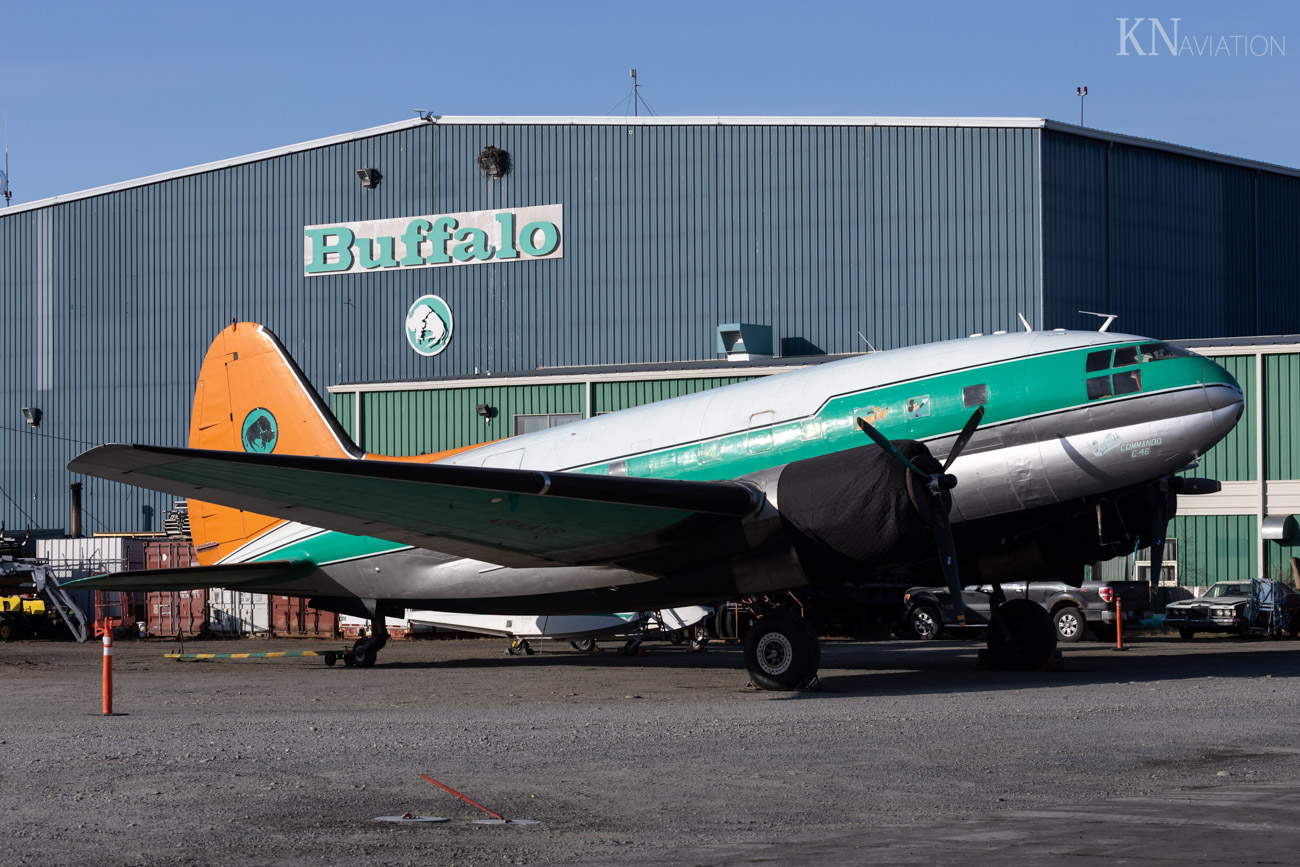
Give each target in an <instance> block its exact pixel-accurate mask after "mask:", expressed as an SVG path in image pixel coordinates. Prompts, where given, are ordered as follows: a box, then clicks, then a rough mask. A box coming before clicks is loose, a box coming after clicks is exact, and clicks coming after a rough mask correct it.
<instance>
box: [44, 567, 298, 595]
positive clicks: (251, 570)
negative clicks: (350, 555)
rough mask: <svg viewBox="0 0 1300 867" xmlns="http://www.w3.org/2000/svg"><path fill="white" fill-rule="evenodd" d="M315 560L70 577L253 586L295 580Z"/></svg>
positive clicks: (105, 586)
mask: <svg viewBox="0 0 1300 867" xmlns="http://www.w3.org/2000/svg"><path fill="white" fill-rule="evenodd" d="M315 568H316V567H315V566H314V565H313V564H311V563H298V562H295V561H292V560H264V561H261V562H258V563H234V564H230V565H226V566H187V567H184V568H181V569H137V570H135V571H133V572H109V573H106V574H104V575H91V576H90V577H88V578H77V579H75V580H72V581H67V582H65V583H64V584H63V586H64V587H66V588H69V589H72V590H127V591H133V592H134V591H141V592H152V591H156V590H161V591H172V590H203V589H206V588H208V587H230V588H238V589H240V590H251V589H254V588H259V587H264V586H267V585H274V584H282V583H284V582H286V581H293V580H294V579H296V578H301V577H302V576H303V575H306V574H307V573H309V572H311V571H312V570H313V569H315Z"/></svg>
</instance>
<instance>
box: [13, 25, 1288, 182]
mask: <svg viewBox="0 0 1300 867" xmlns="http://www.w3.org/2000/svg"><path fill="white" fill-rule="evenodd" d="M16 7H17V8H16ZM1136 17H1145V18H1148V19H1150V18H1152V17H1155V18H1158V19H1160V22H1161V25H1162V26H1163V28H1164V30H1165V34H1166V35H1167V36H1168V37H1169V38H1170V39H1172V40H1175V41H1176V44H1178V45H1179V46H1180V47H1183V46H1187V50H1185V51H1183V52H1182V53H1180V54H1178V55H1171V54H1170V52H1169V51H1168V48H1167V46H1166V45H1165V43H1164V41H1163V40H1162V39H1161V37H1160V34H1158V33H1156V34H1153V33H1152V31H1151V28H1150V26H1149V23H1147V22H1144V23H1143V24H1142V25H1139V26H1138V28H1137V29H1136V30H1135V31H1134V32H1133V39H1131V40H1129V41H1128V42H1127V43H1126V50H1127V52H1128V53H1127V55H1125V56H1121V55H1119V54H1118V52H1119V50H1120V46H1121V38H1120V32H1121V30H1120V24H1119V22H1118V21H1117V19H1119V18H1129V19H1130V22H1129V27H1130V28H1131V27H1132V25H1133V19H1135V18H1136ZM1174 18H1178V19H1179V21H1178V22H1176V23H1175V22H1174V21H1173V19H1174ZM0 27H3V28H4V36H3V42H2V43H0V44H2V45H3V48H0V109H2V110H3V111H5V112H6V113H7V115H8V128H9V132H8V134H9V149H10V175H11V188H12V189H13V191H14V202H15V203H19V202H27V201H34V200H37V199H42V198H46V197H49V196H54V195H59V194H62V193H69V192H76V191H78V190H84V189H88V188H91V187H95V186H99V185H103V184H110V183H114V182H117V181H123V180H129V179H132V178H138V177H142V176H145V175H149V174H154V173H157V172H162V171H168V170H171V169H178V168H184V167H187V166H193V165H198V164H200V163H204V162H210V161H213V160H219V159H224V158H228V157H233V156H239V155H241V154H246V153H251V152H254V151H259V150H265V149H268V148H273V147H278V146H281V145H286V144H291V143H294V142H301V141H307V140H310V139H314V138H320V137H323V136H328V135H334V134H337V133H344V132H350V131H353V130H359V129H364V128H367V127H371V126H377V125H380V124H384V123H390V122H393V121H397V120H402V119H404V118H409V117H413V116H414V115H413V114H412V112H411V109H414V108H429V109H432V110H434V112H435V113H437V114H454V115H574V114H579V115H603V114H606V113H607V112H610V111H611V109H614V108H615V106H616V105H618V103H619V102H620V101H621V100H623V98H624V97H625V96H627V94H628V91H629V89H630V85H631V82H630V80H629V78H628V68H629V67H632V66H635V67H637V68H638V70H639V73H640V80H641V83H642V85H643V91H642V93H643V95H644V96H645V98H646V99H647V101H648V102H649V104H650V105H651V106H652V107H653V109H654V110H655V112H656V113H658V114H661V115H854V116H856V115H907V116H917V115H922V116H968V117H969V116H1026V117H1048V118H1053V119H1056V120H1063V121H1068V122H1071V123H1075V122H1077V121H1078V117H1079V101H1078V99H1077V98H1076V97H1075V88H1076V87H1077V86H1079V85H1084V84H1086V85H1087V86H1088V88H1089V96H1088V98H1087V103H1086V108H1085V115H1084V122H1085V124H1086V125H1088V126H1094V127H1098V128H1101V129H1106V130H1111V131H1115V132H1121V133H1127V134H1130V135H1138V136H1146V137H1150V138H1156V139H1161V140H1165V141H1172V142H1176V143H1179V144H1184V145H1189V146H1193V147H1200V148H1205V149H1208V150H1212V151H1218V152H1221V153H1228V154H1233V155H1235V156H1242V157H1249V158H1252V159H1258V160H1264V161H1267V162H1274V163H1280V164H1283V165H1289V166H1300V116H1298V115H1297V111H1296V104H1297V84H1298V83H1300V82H1298V81H1297V70H1298V69H1300V4H1294V3H1222V2H1218V3H1204V2H1152V0H1124V2H1098V3H1087V2H1075V3H1045V2H1044V3H944V2H929V3H927V2H912V3H898V2H892V3H879V2H816V0H811V2H799V3H794V2H786V3H773V2H758V0H749V2H743V3H742V2H707V0H696V2H675V0H656V2H651V3H640V4H637V3H625V4H624V3H611V2H600V3H586V2H573V3H566V2H559V0H557V2H550V3H547V2H543V0H535V2H530V3H519V2H514V0H496V2H493V3H455V4H451V3H445V2H424V3H402V2H394V3H382V4H370V3H360V2H356V3H339V2H334V0H319V2H313V3H310V4H298V3H282V2H274V0H269V2H268V0H263V2H259V3H249V2H244V0H226V2H223V3H220V4H205V5H200V4H189V3H178V2H168V3H151V2H130V0H125V2H121V3H118V4H109V3H88V2H77V0H73V2H65V3H61V4H57V5H53V6H52V5H49V4H37V3H33V2H26V3H20V4H10V5H9V6H8V8H7V9H6V11H5V12H4V13H3V14H2V16H0ZM1175 28H1177V29H1176V30H1175ZM1234 36H1245V37H1248V38H1250V37H1261V36H1262V37H1263V38H1264V41H1263V42H1260V41H1258V39H1256V40H1254V41H1253V43H1252V42H1249V41H1246V40H1234V39H1233V37H1234ZM1207 38H1208V40H1209V41H1208V42H1207ZM1153 39H1154V40H1155V42H1156V48H1157V50H1158V52H1159V53H1158V54H1157V55H1156V56H1141V55H1138V54H1136V53H1135V46H1136V47H1140V48H1142V49H1143V50H1144V51H1145V50H1147V49H1149V48H1150V47H1151V44H1152V41H1153ZM1221 40H1226V41H1221ZM1252 45H1253V47H1254V50H1255V53H1252V50H1251V46H1252ZM1216 49H1217V50H1216ZM1283 50H1284V51H1285V54H1283V53H1282V51H1283ZM1256 55H1262V56H1256ZM623 111H624V108H619V109H618V110H617V111H615V112H614V114H622V113H623Z"/></svg>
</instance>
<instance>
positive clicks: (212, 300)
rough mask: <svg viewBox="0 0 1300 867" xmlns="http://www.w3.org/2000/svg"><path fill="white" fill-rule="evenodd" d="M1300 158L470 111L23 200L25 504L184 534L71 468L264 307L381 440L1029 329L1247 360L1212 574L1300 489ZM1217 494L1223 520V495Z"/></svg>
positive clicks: (567, 414) (143, 496) (128, 491)
mask: <svg viewBox="0 0 1300 867" xmlns="http://www.w3.org/2000/svg"><path fill="white" fill-rule="evenodd" d="M1297 237H1300V171H1297V170H1295V169H1291V168H1285V167H1280V166H1275V165H1268V164H1263V163H1258V162H1252V161H1249V160H1243V159H1236V158H1232V157H1227V156H1222V155H1218V154H1212V153H1207V152H1204V151H1198V150H1194V149H1191V148H1185V147H1180V146H1177V145H1173V144H1166V143H1161V142H1154V141H1149V140H1144V139H1136V138H1132V137H1128V136H1123V135H1116V134H1111V133H1105V132H1101V131H1098V130H1093V129H1087V128H1083V127H1078V126H1073V125H1069V124H1064V123H1059V122H1056V121H1050V120H1043V119H1037V118H875V117H850V118H813V117H804V118H765V117H764V118H760V117H730V118H728V117H717V118H712V117H710V118H701V117H677V118H668V117H645V118H636V119H629V118H590V117H536V118H531V117H436V116H429V117H426V118H419V119H415V120H411V121H406V122H401V123H395V124H391V125H388V126H383V127H377V128H374V129H367V130H362V131H360V132H356V133H349V134H345V135H339V136H334V137H331V138H327V139H321V140H318V141H311V142H305V143H302V144H296V145H290V146H287V147H282V148H277V149H274V150H270V151H265V152H262V153H256V154H250V155H248V156H243V157H237V158H233V159H229V160H224V161H221V162H217V163H211V164H207V165H202V166H196V167H193V168H190V169H184V170H180V171H173V172H167V173H164V174H159V175H154V176H151V177H146V178H141V179H139V180H135V181H129V182H125V183H119V184H113V185H111V186H107V187H102V188H98V189H93V190H87V191H84V192H80V193H75V194H70V195H65V196H58V197H55V198H52V199H47V200H43V201H38V202H32V203H29V204H22V205H17V206H14V207H10V208H6V209H3V210H0V244H2V245H3V246H2V248H0V249H3V259H2V260H0V305H2V306H0V310H2V311H3V316H4V321H5V322H6V323H7V324H8V326H9V329H8V331H9V334H10V339H9V340H8V341H6V343H5V345H4V348H3V350H0V352H3V375H2V376H0V395H2V398H0V418H4V419H7V420H6V421H2V422H0V432H2V433H3V437H4V439H3V442H4V445H5V448H4V454H5V456H6V458H5V460H4V461H3V464H2V465H0V493H3V496H2V497H0V520H3V522H4V525H5V526H6V527H7V528H9V529H10V530H11V531H12V530H15V529H19V528H23V527H47V528H48V527H63V526H66V524H67V517H68V485H69V483H71V482H74V481H82V482H84V483H85V494H84V504H85V509H86V513H87V515H88V518H89V521H88V523H89V528H90V529H92V530H104V531H109V530H111V531H146V530H157V529H159V524H160V518H159V516H160V515H161V514H162V513H163V511H165V510H166V509H167V508H169V507H170V503H169V501H168V500H167V499H166V498H163V497H160V496H157V495H154V494H151V493H149V492H145V491H141V490H136V489H132V488H126V487H124V486H121V485H114V484H111V483H107V482H103V481H100V480H97V479H75V478H73V477H72V476H71V475H70V474H69V473H68V472H67V470H66V468H65V465H66V463H67V461H68V460H69V459H70V458H72V457H73V456H74V455H75V454H77V453H78V452H79V451H81V450H82V449H83V448H86V447H88V446H89V445H92V444H95V443H99V442H147V443H154V444H162V445H183V444H184V443H185V439H186V435H187V430H188V419H189V413H190V404H191V401H192V399H193V393H194V381H195V378H196V375H197V372H198V367H199V363H200V361H201V359H202V356H203V353H204V351H205V350H206V348H207V345H208V343H209V342H210V341H211V339H212V337H213V336H214V335H215V334H216V333H217V332H218V331H219V330H220V329H221V328H222V327H224V326H225V325H227V324H229V323H230V322H231V320H232V319H233V320H241V321H243V320H252V321H257V322H261V323H263V324H264V325H266V326H268V327H269V328H271V330H273V331H274V332H275V333H276V334H277V335H278V336H279V337H280V339H281V340H282V341H283V343H284V344H285V346H286V347H287V348H288V349H289V351H290V353H291V354H292V355H293V356H294V358H295V359H296V360H297V362H298V363H299V364H300V365H301V367H302V368H303V370H304V372H305V373H306V375H307V377H308V378H309V379H310V380H311V381H312V382H313V383H314V384H315V385H316V387H317V389H318V390H320V391H321V392H322V393H323V394H325V393H327V394H328V400H329V402H330V404H331V406H332V407H333V409H334V411H335V414H336V415H337V416H338V418H339V419H340V421H341V422H342V424H343V425H344V427H345V428H346V429H347V430H349V431H350V432H351V433H352V435H353V438H354V439H355V440H356V442H357V443H358V445H360V446H361V447H362V448H365V449H367V450H369V451H374V452H386V453H394V454H411V453H421V452H431V451H437V450H440V449H446V448H453V447H456V446H461V445H467V444H471V443H475V442H482V441H486V440H491V439H499V438H501V437H503V436H509V435H512V434H514V433H516V432H523V431H527V430H536V429H539V428H542V427H548V426H552V425H556V424H562V423H565V422H566V421H570V420H572V419H574V418H581V417H583V416H588V415H593V414H596V413H601V412H608V411H614V410H618V409H622V408H625V407H628V406H634V405H638V404H641V403H646V402H649V401H653V400H659V399H662V398H667V397H673V396H676V395H680V394H685V393H688V392H692V391H697V390H701V389H706V388H712V387H716V386H719V385H724V384H727V383H732V382H737V381H740V380H743V379H746V378H750V377H753V376H762V375H767V374H770V373H773V372H777V371H780V370H783V369H789V368H790V367H791V366H798V365H805V364H814V363H819V362H821V361H824V360H826V359H827V358H829V357H834V356H837V355H843V354H848V353H857V352H863V351H866V350H867V348H868V343H869V344H870V345H871V346H873V347H874V348H875V349H877V350H884V349H890V348H894V347H899V346H905V345H910V344H916V343H924V342H928V341H934V340H942V339H948V338H958V337H966V336H968V335H971V334H975V333H988V332H993V331H999V330H1005V329H1015V328H1019V327H1024V326H1023V325H1022V324H1021V317H1023V319H1024V322H1025V323H1027V324H1028V325H1029V326H1030V327H1033V328H1035V329H1038V328H1056V327H1065V328H1096V327H1098V325H1099V324H1100V323H1101V321H1102V320H1100V319H1098V318H1096V317H1093V316H1090V315H1086V314H1083V313H1080V312H1079V311H1094V312H1098V313H1105V314H1114V315H1116V316H1117V317H1118V319H1117V322H1116V324H1115V326H1114V329H1113V330H1116V331H1122V332H1128V333H1135V334H1143V335H1148V336H1152V337H1158V338H1164V339H1181V340H1182V341H1184V345H1187V346H1190V347H1192V348H1194V349H1197V350H1198V351H1202V352H1205V353H1207V354H1210V355H1212V356H1213V357H1215V358H1216V359H1217V360H1219V361H1221V362H1222V363H1224V364H1225V365H1227V366H1228V367H1229V369H1230V370H1232V371H1233V372H1234V375H1236V376H1237V378H1238V380H1239V381H1240V382H1241V383H1242V384H1243V386H1244V387H1245V388H1246V390H1247V400H1248V409H1247V413H1246V416H1245V418H1243V421H1242V423H1241V424H1240V425H1239V426H1238V428H1237V430H1236V431H1235V432H1234V433H1233V434H1232V435H1231V436H1230V437H1229V438H1228V440H1226V441H1225V442H1224V443H1222V444H1221V445H1220V446H1219V447H1218V448H1216V450H1215V451H1214V453H1212V454H1211V455H1209V456H1207V459H1206V462H1205V473H1206V474H1209V475H1213V476H1215V477H1217V478H1219V479H1221V480H1223V481H1224V482H1226V483H1227V484H1226V485H1225V490H1224V492H1223V493H1222V494H1217V495H1212V496H1209V497H1202V498H1199V501H1198V502H1197V503H1196V504H1195V505H1194V506H1193V505H1191V504H1189V506H1188V507H1186V508H1184V509H1183V512H1184V514H1183V515H1181V516H1180V517H1179V518H1177V519H1176V521H1175V523H1174V524H1173V525H1172V528H1171V534H1172V535H1175V536H1177V538H1178V540H1179V541H1178V558H1177V561H1176V563H1174V564H1172V566H1173V569H1174V573H1173V574H1174V575H1175V576H1176V579H1177V580H1178V581H1180V582H1181V583H1184V584H1197V583H1209V582H1212V581H1214V580H1217V579H1220V578H1239V577H1251V576H1253V575H1255V574H1263V573H1268V574H1274V573H1277V572H1278V571H1279V570H1282V569H1284V568H1285V564H1287V563H1288V562H1289V561H1288V558H1289V556H1290V555H1291V553H1292V550H1291V548H1290V547H1289V546H1290V543H1291V542H1292V541H1294V540H1293V539H1292V538H1290V536H1289V534H1287V533H1283V534H1282V538H1279V539H1273V540H1271V541H1266V540H1265V538H1264V537H1265V536H1266V535H1270V536H1277V535H1278V533H1276V532H1273V531H1271V530H1266V527H1273V526H1274V525H1275V524H1277V523H1278V522H1277V521H1276V520H1274V521H1267V520H1266V518H1268V517H1270V516H1271V517H1273V518H1278V517H1279V516H1284V515H1286V514H1290V513H1300V443H1297V438H1296V437H1295V436H1293V425H1292V418H1293V412H1292V407H1294V406H1295V405H1296V404H1297V403H1300V346H1297V343H1296V340H1294V339H1290V338H1285V337H1282V338H1279V337H1275V336H1273V337H1260V335H1293V334H1297V333H1300V245H1297V244H1296V242H1295V239H1296V238H1297ZM1189 509H1190V511H1189Z"/></svg>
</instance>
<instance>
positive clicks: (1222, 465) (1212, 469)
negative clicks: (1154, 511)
mask: <svg viewBox="0 0 1300 867" xmlns="http://www.w3.org/2000/svg"><path fill="white" fill-rule="evenodd" d="M1213 360H1214V361H1216V362H1218V363H1219V364H1221V365H1223V367H1224V369H1225V370H1227V371H1228V372H1229V373H1231V374H1232V375H1233V377H1234V378H1236V380H1237V382H1238V383H1239V384H1240V385H1241V388H1242V393H1243V394H1245V396H1246V411H1245V412H1244V413H1242V416H1241V420H1240V421H1239V422H1237V426H1236V427H1234V428H1233V429H1232V432H1231V433H1229V434H1228V435H1227V436H1226V437H1224V438H1223V440H1222V441H1220V442H1219V444H1218V445H1216V446H1215V447H1214V448H1212V449H1210V451H1209V452H1208V453H1207V454H1206V455H1205V459H1204V460H1203V461H1202V462H1201V466H1200V468H1199V469H1198V470H1197V471H1196V473H1195V474H1194V475H1197V476H1202V477H1204V478H1209V479H1218V480H1219V481H1221V482H1247V481H1251V480H1253V479H1256V478H1258V477H1259V476H1258V471H1257V470H1256V467H1255V463H1256V460H1255V410H1254V402H1255V401H1256V400H1258V399H1259V390H1258V388H1257V387H1256V384H1255V356H1253V355H1228V356H1223V357H1219V358H1214V359H1213Z"/></svg>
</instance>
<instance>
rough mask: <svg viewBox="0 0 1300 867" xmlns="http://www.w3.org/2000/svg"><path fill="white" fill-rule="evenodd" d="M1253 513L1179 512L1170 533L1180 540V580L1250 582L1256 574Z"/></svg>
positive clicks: (1192, 584)
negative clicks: (1185, 513)
mask: <svg viewBox="0 0 1300 867" xmlns="http://www.w3.org/2000/svg"><path fill="white" fill-rule="evenodd" d="M1255 524H1256V520H1255V516H1254V515H1179V516H1178V517H1176V518H1174V520H1173V521H1171V522H1170V525H1169V536H1170V538H1174V539H1177V540H1178V583H1179V584H1181V585H1183V586H1184V587H1197V586H1199V587H1204V586H1207V585H1210V584H1213V583H1214V582H1215V581H1249V580H1250V579H1251V578H1254V577H1255V575H1256V568H1257V567H1256V561H1255V533H1256V528H1255Z"/></svg>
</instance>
